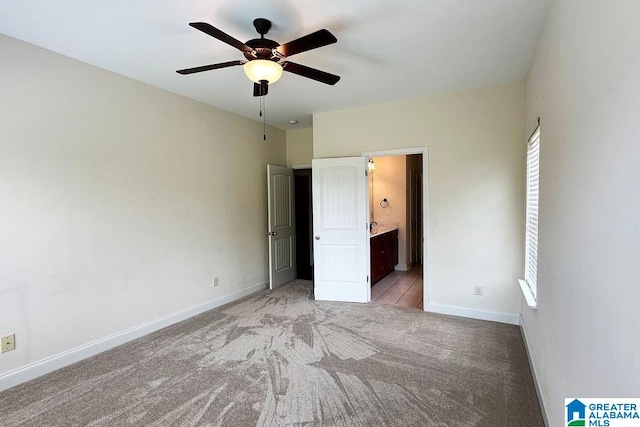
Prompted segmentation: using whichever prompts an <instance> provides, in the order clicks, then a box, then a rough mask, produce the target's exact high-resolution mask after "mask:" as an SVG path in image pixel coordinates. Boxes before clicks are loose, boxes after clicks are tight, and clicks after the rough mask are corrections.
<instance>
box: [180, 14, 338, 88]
mask: <svg viewBox="0 0 640 427" xmlns="http://www.w3.org/2000/svg"><path fill="white" fill-rule="evenodd" d="M189 25H190V26H192V27H193V28H195V29H197V30H200V31H202V32H203V33H206V34H208V35H210V36H211V37H215V38H216V39H218V40H220V41H222V42H224V43H227V44H228V45H230V46H233V47H235V48H236V49H238V50H240V51H241V52H242V53H243V55H244V57H245V58H246V60H237V61H229V62H221V63H218V64H211V65H203V66H201V67H194V68H186V69H184V70H178V71H177V73H179V74H193V73H199V72H202V71H209V70H216V69H218V68H226V67H233V66H235V65H244V71H245V73H246V74H247V77H249V79H251V80H252V81H253V82H254V83H253V96H264V95H266V94H267V92H268V90H269V84H271V83H275V82H276V81H277V80H278V79H279V78H280V76H282V71H288V72H290V73H293V74H297V75H299V76H302V77H307V78H309V79H313V80H316V81H319V82H321V83H326V84H328V85H334V84H336V83H338V81H339V80H340V76H336V75H335V74H331V73H327V72H325V71H320V70H317V69H315V68H311V67H307V66H305V65H300V64H296V63H295V62H291V61H287V60H286V59H287V58H288V57H290V56H293V55H296V54H298V53H301V52H306V51H308V50H311V49H317V48H319V47H322V46H327V45H330V44H333V43H335V42H337V41H338V39H336V38H335V36H334V35H333V34H331V33H330V32H329V31H328V30H324V29H323V30H318V31H316V32H314V33H311V34H307V35H306V36H303V37H300V38H298V39H295V40H293V41H290V42H289V43H285V44H279V43H278V42H275V41H273V40H269V39H266V38H264V35H265V34H267V32H268V31H269V29H270V28H271V21H269V20H268V19H265V18H257V19H255V20H254V21H253V26H254V27H255V29H256V31H257V32H258V34H260V38H259V39H252V40H249V41H247V42H246V43H242V42H241V41H239V40H237V39H235V38H233V37H231V36H230V35H228V34H227V33H225V32H223V31H221V30H219V29H217V28H216V27H214V26H212V25H210V24H207V23H205V22H191V23H190V24H189Z"/></svg>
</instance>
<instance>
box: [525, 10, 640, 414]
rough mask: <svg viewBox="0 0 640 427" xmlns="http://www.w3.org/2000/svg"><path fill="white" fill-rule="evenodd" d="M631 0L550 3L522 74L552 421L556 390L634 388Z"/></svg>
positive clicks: (636, 31) (540, 353) (638, 388)
mask: <svg viewBox="0 0 640 427" xmlns="http://www.w3.org/2000/svg"><path fill="white" fill-rule="evenodd" d="M638 16H640V3H639V2H633V1H626V0H611V1H607V2H593V1H592V2H586V3H585V2H584V1H580V0H559V1H556V2H555V3H554V5H553V7H552V9H551V11H550V14H549V18H548V22H547V27H546V29H545V31H544V33H543V36H542V39H541V42H540V45H539V47H538V51H537V54H536V57H535V61H534V65H533V68H532V69H531V72H530V75H529V78H528V81H527V121H526V123H527V126H526V130H527V132H531V131H532V130H533V128H534V127H535V122H536V118H537V117H538V116H541V142H540V211H539V224H540V226H539V227H540V228H539V251H538V253H539V255H538V309H537V310H531V309H529V308H528V306H526V304H524V303H523V308H522V317H523V326H524V329H525V332H526V337H527V342H528V344H529V349H530V352H531V354H532V359H533V365H534V368H535V371H536V374H537V377H538V381H539V384H540V387H541V392H542V399H543V402H544V404H545V407H546V409H547V412H548V414H549V418H550V425H554V426H555V425H564V422H565V418H564V410H563V408H564V405H563V402H564V400H563V399H564V398H565V397H574V396H575V397H580V396H583V397H633V396H640V381H639V380H638V379H639V378H640V357H639V355H640V341H639V340H638V337H640V326H639V325H640V322H639V321H638V320H639V317H638V301H640V286H638V283H639V280H640V256H639V254H640V225H639V224H640V222H639V220H638V219H639V218H640V197H638V191H639V189H640V167H639V165H640V144H639V143H638V142H639V139H638V138H639V135H640V125H639V121H638V117H640V104H639V103H638V100H639V99H640V78H638V76H640V43H639V41H640V26H638V19H637V18H638Z"/></svg>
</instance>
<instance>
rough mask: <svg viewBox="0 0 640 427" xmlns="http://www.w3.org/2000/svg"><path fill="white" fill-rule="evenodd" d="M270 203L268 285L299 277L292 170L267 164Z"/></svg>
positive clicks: (275, 284)
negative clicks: (296, 263) (296, 258)
mask: <svg viewBox="0 0 640 427" xmlns="http://www.w3.org/2000/svg"><path fill="white" fill-rule="evenodd" d="M267 197H268V200H269V202H268V204H269V232H268V235H269V287H270V288H271V289H273V288H275V287H276V286H280V285H282V284H283V283H287V282H288V281H290V280H293V279H294V278H295V277H296V266H295V253H296V252H295V243H296V227H295V215H294V213H293V169H288V168H284V167H282V166H274V165H267Z"/></svg>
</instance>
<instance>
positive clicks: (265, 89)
mask: <svg viewBox="0 0 640 427" xmlns="http://www.w3.org/2000/svg"><path fill="white" fill-rule="evenodd" d="M262 82H264V83H262ZM268 93H269V84H268V83H267V81H266V80H261V83H254V84H253V96H265V95H267V94H268Z"/></svg>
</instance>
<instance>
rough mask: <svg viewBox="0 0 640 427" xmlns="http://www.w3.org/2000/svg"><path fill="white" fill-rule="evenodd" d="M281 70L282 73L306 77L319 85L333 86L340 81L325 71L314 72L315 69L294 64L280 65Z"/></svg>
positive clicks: (337, 77)
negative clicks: (286, 72) (319, 83)
mask: <svg viewBox="0 0 640 427" xmlns="http://www.w3.org/2000/svg"><path fill="white" fill-rule="evenodd" d="M282 68H283V69H284V71H288V72H290V73H293V74H297V75H299V76H302V77H307V78H309V79H313V80H316V81H319V82H321V83H326V84H328V85H334V84H336V83H338V81H339V80H340V76H336V75H335V74H331V73H327V72H326V71H320V70H316V69H315V68H311V67H307V66H305V65H300V64H296V63H295V62H288V61H287V62H284V63H283V64H282Z"/></svg>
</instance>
